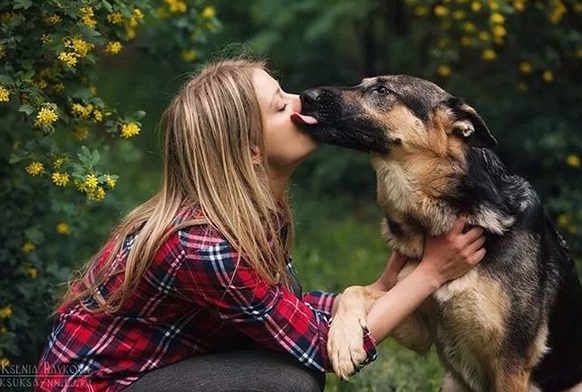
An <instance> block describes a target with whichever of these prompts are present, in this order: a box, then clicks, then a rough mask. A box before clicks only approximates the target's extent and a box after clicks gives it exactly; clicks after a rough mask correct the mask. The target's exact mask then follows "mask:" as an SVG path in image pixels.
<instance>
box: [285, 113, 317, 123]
mask: <svg viewBox="0 0 582 392" xmlns="http://www.w3.org/2000/svg"><path fill="white" fill-rule="evenodd" d="M291 121H293V122H294V123H295V124H307V125H313V124H317V122H318V121H317V119H316V118H315V117H311V116H305V115H303V114H301V113H293V114H292V115H291Z"/></svg>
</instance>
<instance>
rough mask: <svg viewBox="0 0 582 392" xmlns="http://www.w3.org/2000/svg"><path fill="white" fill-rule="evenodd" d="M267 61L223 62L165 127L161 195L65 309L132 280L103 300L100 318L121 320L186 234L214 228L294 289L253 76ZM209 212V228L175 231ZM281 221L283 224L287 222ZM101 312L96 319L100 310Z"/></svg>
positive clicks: (190, 89)
mask: <svg viewBox="0 0 582 392" xmlns="http://www.w3.org/2000/svg"><path fill="white" fill-rule="evenodd" d="M257 69H263V70H264V69H265V63H264V62H262V61H255V60H248V59H230V60H220V61H216V62H214V63H211V64H208V65H206V66H205V67H204V68H203V69H202V70H201V71H200V72H199V73H198V74H197V75H195V76H194V77H193V78H191V79H190V80H189V81H188V82H187V83H186V84H185V85H184V86H183V87H182V88H181V90H180V91H179V92H178V94H177V95H176V96H175V97H174V99H173V100H172V102H171V103H170V104H169V106H168V108H167V109H166V111H165V112H164V114H163V116H162V121H161V128H162V131H163V132H165V142H164V157H163V178H162V186H161V189H160V190H159V191H158V192H157V193H156V194H155V195H154V196H153V197H151V198H150V199H149V200H147V201H146V202H144V203H143V204H141V205H140V206H138V207H137V208H135V209H134V210H133V211H131V212H130V213H129V214H128V215H127V216H126V217H125V218H124V219H123V220H122V221H121V222H120V224H119V225H118V226H117V228H116V229H115V230H114V232H113V237H112V238H113V240H112V241H113V246H112V248H111V250H110V251H109V254H108V255H105V256H104V257H106V259H105V262H104V263H103V265H102V266H100V267H99V268H98V270H97V271H94V270H95V265H92V263H95V262H96V260H97V259H98V257H94V258H93V260H91V261H89V263H88V264H87V266H86V268H85V271H84V272H83V273H81V274H80V275H79V276H78V277H77V278H75V279H74V280H73V281H72V282H70V284H69V291H68V293H67V294H66V295H65V298H64V303H70V302H72V301H78V300H82V299H83V298H84V297H85V296H87V295H92V296H93V297H94V298H95V297H96V296H98V290H97V288H98V286H99V285H100V284H101V283H102V282H104V280H106V279H107V278H108V277H111V274H113V273H121V272H122V273H123V274H124V280H123V283H122V284H121V286H120V287H119V288H117V289H116V290H115V291H113V292H111V293H109V294H108V295H107V297H106V298H99V299H98V301H97V302H98V304H99V306H98V308H97V309H96V310H104V311H112V312H113V311H117V310H119V309H120V308H121V306H122V304H123V302H124V301H125V300H126V299H127V298H128V296H129V295H130V294H131V292H132V291H133V290H134V289H135V288H136V287H137V285H138V283H139V281H140V280H141V279H142V277H143V275H144V272H145V271H146V270H147V268H148V266H149V264H150V262H151V261H152V259H153V258H154V256H155V254H156V252H157V251H158V249H159V248H160V246H161V244H162V243H163V242H164V241H165V240H166V239H167V237H168V236H169V235H170V234H171V233H173V232H175V231H176V230H178V229H179V228H182V227H185V226H188V225H193V224H200V223H207V224H209V225H211V226H212V227H214V228H215V229H217V230H218V231H219V232H220V233H221V234H222V235H223V236H224V237H225V239H226V240H227V241H228V242H229V243H230V245H231V246H232V247H233V248H234V249H235V250H236V251H237V252H238V253H239V255H240V257H242V258H244V259H245V260H246V261H247V262H248V263H249V264H250V265H251V266H252V267H253V268H254V269H255V270H256V272H257V273H258V275H259V276H261V277H262V278H264V279H266V280H267V281H268V282H270V283H272V284H278V283H285V282H286V276H287V274H286V255H287V253H288V251H289V248H290V246H291V242H292V233H293V230H292V227H289V230H287V233H288V234H287V235H286V238H284V239H280V235H279V234H280V233H279V231H280V229H281V225H282V224H283V222H282V219H280V218H281V217H285V218H286V219H287V222H286V223H287V224H288V225H290V226H291V218H290V213H289V206H288V202H287V200H286V199H285V200H282V201H277V200H275V197H274V195H273V193H272V191H271V188H270V184H269V179H268V176H267V167H266V163H265V162H264V161H262V162H257V159H256V158H255V159H253V157H256V152H257V150H258V152H259V155H262V156H264V154H262V152H263V150H264V146H263V126H262V121H261V111H260V107H259V103H258V100H257V97H256V93H255V89H254V85H253V74H254V72H256V70H257ZM185 204H186V205H187V206H188V207H192V209H199V210H201V211H202V216H203V217H204V222H202V221H200V220H199V219H198V220H196V219H194V220H187V221H185V222H182V223H180V224H179V225H178V226H177V225H176V224H175V223H173V220H174V219H175V218H176V215H177V213H178V212H179V210H180V209H181V208H183V206H184V205H185ZM277 217H278V218H279V219H277ZM137 229H139V234H138V235H137V236H135V239H134V241H135V242H134V243H133V245H132V247H131V250H130V252H129V254H128V255H127V259H126V262H125V264H124V265H122V266H118V265H117V263H116V258H117V255H118V253H119V251H120V249H121V248H122V246H123V242H124V240H125V239H126V237H127V236H128V235H130V234H132V233H134V232H135V231H136V230H137ZM92 310H95V309H92Z"/></svg>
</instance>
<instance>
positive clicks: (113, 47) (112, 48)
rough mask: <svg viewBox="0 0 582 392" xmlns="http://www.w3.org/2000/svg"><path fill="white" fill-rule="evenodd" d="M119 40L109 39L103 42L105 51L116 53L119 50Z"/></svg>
mask: <svg viewBox="0 0 582 392" xmlns="http://www.w3.org/2000/svg"><path fill="white" fill-rule="evenodd" d="M121 47H122V46H121V42H119V41H110V42H107V43H106V44H105V53H110V54H117V53H119V52H121Z"/></svg>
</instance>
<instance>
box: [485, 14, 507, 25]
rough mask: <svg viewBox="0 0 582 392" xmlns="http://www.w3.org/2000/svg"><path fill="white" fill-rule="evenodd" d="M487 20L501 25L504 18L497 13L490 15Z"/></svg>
mask: <svg viewBox="0 0 582 392" xmlns="http://www.w3.org/2000/svg"><path fill="white" fill-rule="evenodd" d="M489 20H491V23H503V22H504V21H505V17H504V16H503V15H502V14H500V13H499V12H495V13H493V14H491V17H490V18H489Z"/></svg>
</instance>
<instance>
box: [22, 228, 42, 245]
mask: <svg viewBox="0 0 582 392" xmlns="http://www.w3.org/2000/svg"><path fill="white" fill-rule="evenodd" d="M24 236H25V237H26V238H27V239H28V240H29V241H32V242H33V243H35V244H36V245H39V244H42V243H43V242H44V233H43V232H42V231H41V230H40V228H39V227H38V226H36V227H31V228H30V229H27V230H25V231H24Z"/></svg>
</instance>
